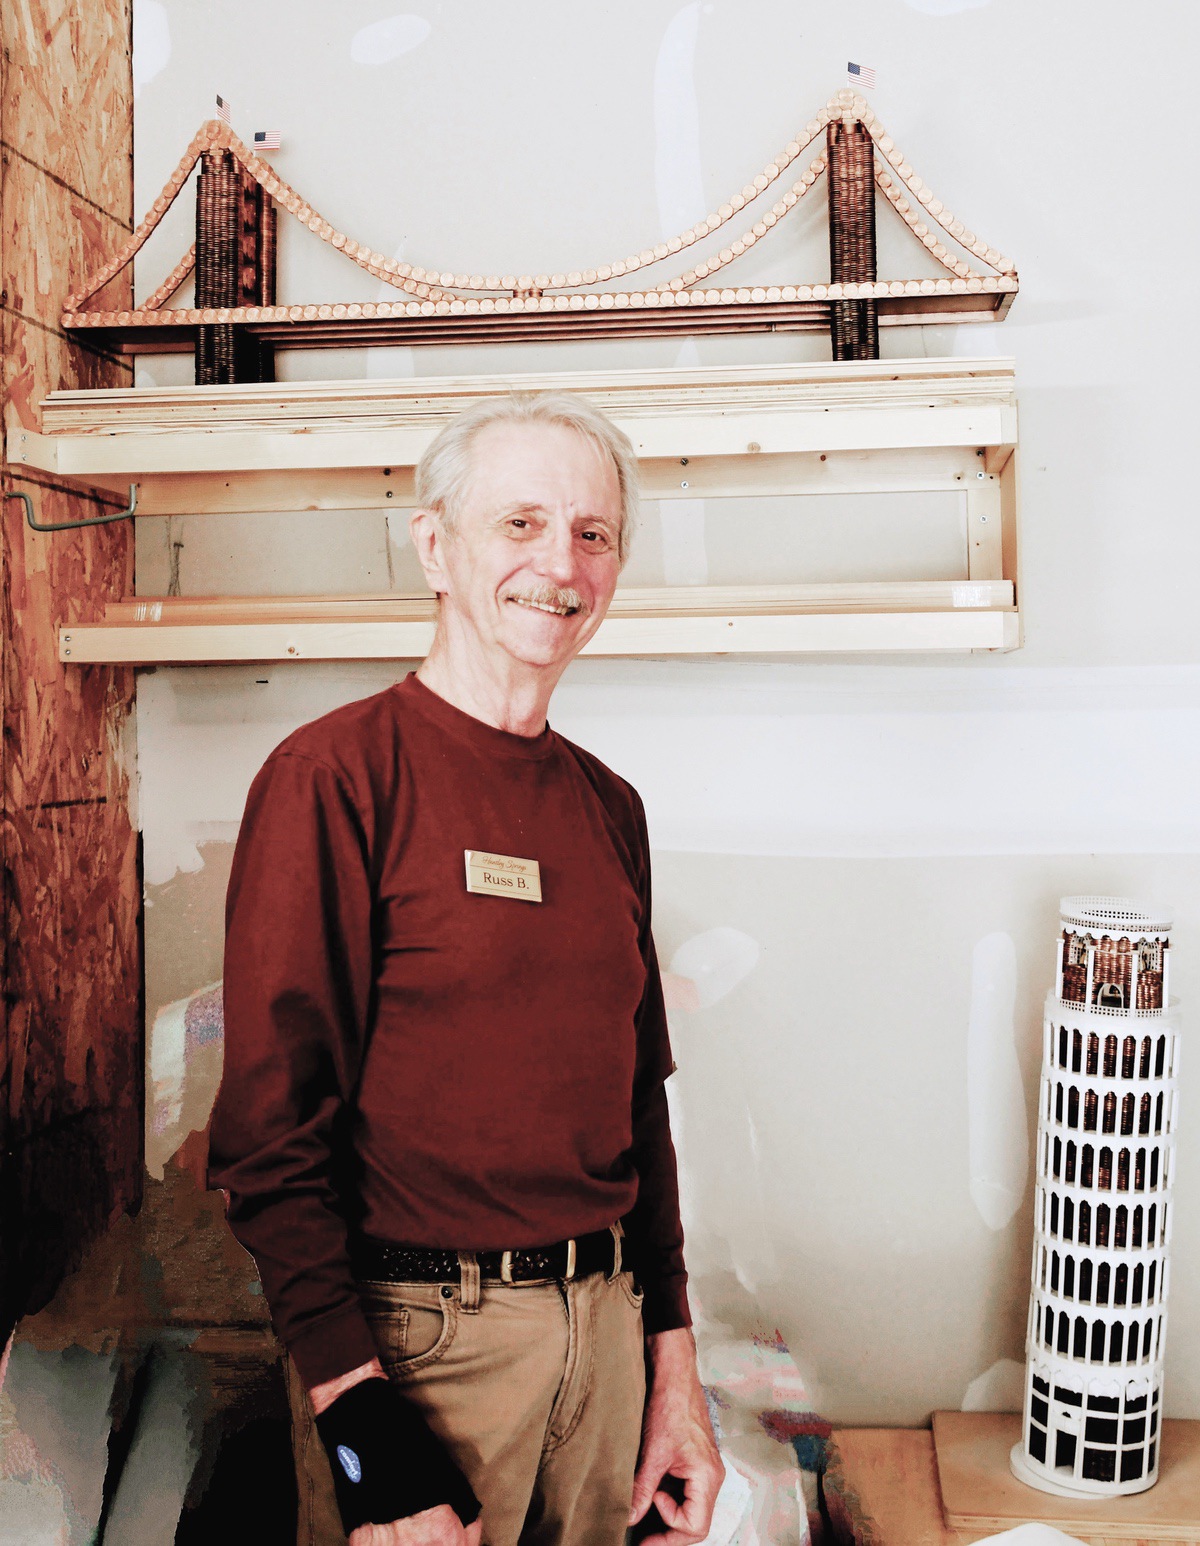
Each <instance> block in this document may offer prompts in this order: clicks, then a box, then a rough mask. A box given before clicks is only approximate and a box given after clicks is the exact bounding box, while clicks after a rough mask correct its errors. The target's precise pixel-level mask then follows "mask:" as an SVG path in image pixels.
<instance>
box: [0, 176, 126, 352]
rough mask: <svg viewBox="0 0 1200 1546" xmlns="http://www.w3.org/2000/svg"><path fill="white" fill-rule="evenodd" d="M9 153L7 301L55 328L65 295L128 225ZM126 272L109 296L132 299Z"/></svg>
mask: <svg viewBox="0 0 1200 1546" xmlns="http://www.w3.org/2000/svg"><path fill="white" fill-rule="evenodd" d="M0 154H2V156H3V175H4V190H3V197H2V199H0V221H2V222H3V225H4V234H3V237H2V240H3V243H4V251H5V253H6V254H7V261H6V266H5V275H4V304H5V306H6V307H7V308H8V309H9V310H11V311H13V312H15V313H16V314H17V315H19V316H24V317H32V318H36V319H37V320H38V321H39V322H40V323H41V324H42V325H43V326H44V327H51V328H55V329H57V328H58V326H59V318H60V316H61V314H62V308H63V302H64V301H65V300H66V298H67V296H68V295H69V294H70V293H71V291H72V290H74V289H76V288H78V286H79V285H80V284H81V283H82V282H83V280H84V279H85V278H86V276H87V275H88V274H91V273H94V272H95V271H96V270H97V269H98V268H102V267H103V266H104V264H105V263H107V262H108V261H109V259H110V258H112V257H113V255H114V254H115V253H116V252H117V251H118V250H119V248H120V247H121V244H122V242H123V241H124V240H126V239H127V236H128V233H127V231H126V229H125V227H124V226H123V225H121V224H120V222H119V221H116V220H114V219H113V217H112V216H111V215H107V214H105V213H104V212H103V211H102V210H99V209H97V208H96V206H95V205H94V204H91V203H89V201H88V200H87V199H85V198H82V197H80V195H79V194H77V193H73V192H72V191H71V190H70V189H68V188H65V187H64V186H63V184H62V183H60V182H56V181H55V180H54V179H53V178H52V177H48V176H47V175H46V173H45V172H44V171H43V170H42V169H41V168H40V167H36V166H31V165H30V163H29V162H27V161H24V160H22V159H21V157H20V156H15V155H13V154H12V152H11V151H8V150H5V151H3V152H0ZM130 293H131V292H130V280H129V277H128V274H127V273H126V274H122V275H119V276H118V277H117V278H116V279H114V280H113V282H112V283H111V284H110V285H109V286H108V287H107V288H106V290H105V292H104V297H105V302H106V304H111V305H113V306H117V307H121V306H126V305H128V304H129V303H130V302H129V297H130Z"/></svg>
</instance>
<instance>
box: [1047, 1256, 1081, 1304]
mask: <svg viewBox="0 0 1200 1546" xmlns="http://www.w3.org/2000/svg"><path fill="white" fill-rule="evenodd" d="M1044 1249H1045V1247H1043V1250H1044ZM1079 1297H1080V1299H1081V1300H1082V1301H1083V1303H1084V1304H1091V1302H1092V1259H1091V1257H1090V1256H1084V1257H1082V1258H1081V1260H1080V1263H1079Z"/></svg>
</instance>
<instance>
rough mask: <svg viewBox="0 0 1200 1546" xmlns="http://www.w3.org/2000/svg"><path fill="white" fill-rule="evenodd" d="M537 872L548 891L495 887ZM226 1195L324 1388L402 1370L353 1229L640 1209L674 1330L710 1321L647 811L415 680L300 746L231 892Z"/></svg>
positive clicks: (633, 1222) (656, 1318) (285, 1326)
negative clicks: (683, 1219) (677, 1090)
mask: <svg viewBox="0 0 1200 1546" xmlns="http://www.w3.org/2000/svg"><path fill="white" fill-rule="evenodd" d="M468 849H475V850H482V851H484V852H487V853H493V854H503V855H509V856H512V857H515V858H519V859H526V860H530V859H533V860H536V861H537V863H538V866H539V870H540V879H541V889H542V901H541V902H540V903H535V902H527V901H524V900H520V899H517V898H514V897H509V896H494V895H481V894H478V893H476V892H472V891H468V889H467V884H466V868H465V862H464V851H465V850H468ZM225 923H226V939H225V988H224V997H225V1038H226V1040H225V1070H224V1076H223V1079H222V1083H221V1089H220V1092H219V1094H218V1096H217V1103H216V1107H215V1110H214V1113H213V1120H212V1128H211V1149H210V1164H209V1180H210V1184H211V1185H213V1186H219V1187H224V1188H225V1189H226V1191H227V1192H228V1194H229V1208H228V1214H229V1222H230V1225H231V1226H232V1228H233V1231H234V1233H235V1234H236V1236H237V1238H238V1239H239V1240H240V1241H241V1243H242V1244H243V1245H244V1246H245V1247H246V1249H247V1250H248V1251H249V1252H250V1253H251V1254H252V1255H253V1257H254V1258H255V1261H256V1263H257V1265H258V1269H259V1273H260V1276H261V1278H262V1283H263V1291H264V1293H265V1295H266V1299H267V1303H268V1306H269V1308H270V1310H271V1316H272V1320H273V1322H274V1325H275V1328H276V1330H277V1332H278V1334H279V1336H280V1338H281V1340H282V1341H283V1342H284V1344H285V1346H287V1347H288V1349H289V1351H290V1352H291V1354H292V1356H293V1358H294V1359H295V1361H296V1365H297V1367H298V1369H299V1371H300V1374H301V1376H302V1377H303V1378H304V1379H305V1381H306V1383H308V1384H309V1385H313V1384H317V1383H319V1382H322V1381H324V1380H328V1379H333V1378H335V1377H336V1376H338V1375H340V1374H343V1373H345V1372H346V1371H347V1370H349V1369H352V1368H356V1367H357V1366H358V1365H360V1364H362V1363H365V1362H366V1361H367V1360H368V1359H370V1358H372V1357H374V1356H375V1354H376V1348H375V1344H374V1342H373V1339H372V1336H371V1332H370V1329H369V1327H368V1325H367V1322H366V1320H365V1318H364V1316H363V1314H362V1311H361V1309H360V1306H359V1301H358V1295H357V1292H356V1289H355V1285H354V1280H353V1278H352V1276H351V1273H350V1267H349V1260H348V1250H347V1242H348V1235H349V1232H350V1231H352V1230H362V1231H363V1232H365V1233H366V1234H369V1235H373V1236H378V1237H381V1238H383V1239H388V1240H395V1241H402V1242H405V1243H407V1244H412V1245H429V1246H441V1247H447V1248H450V1249H454V1250H498V1249H499V1250H502V1249H506V1248H508V1249H511V1248H515V1247H518V1246H532V1245H545V1244H549V1243H550V1242H552V1241H555V1240H560V1239H564V1238H567V1237H569V1236H572V1235H581V1234H584V1233H587V1232H588V1231H590V1230H594V1229H602V1228H604V1227H606V1226H607V1225H608V1224H610V1223H612V1222H613V1221H614V1220H616V1219H618V1218H620V1219H622V1220H623V1222H624V1227H625V1232H626V1242H625V1246H626V1256H627V1258H629V1259H631V1261H632V1264H633V1265H635V1267H636V1269H637V1271H638V1274H639V1276H640V1277H641V1279H642V1281H643V1283H644V1285H645V1288H646V1299H645V1304H644V1307H643V1314H644V1317H645V1325H646V1329H647V1331H650V1332H653V1331H661V1330H666V1329H668V1328H670V1327H674V1326H686V1325H688V1324H690V1316H689V1313H688V1307H687V1296H686V1289H685V1285H686V1273H685V1270H684V1264H683V1240H682V1229H681V1227H680V1221H679V1202H678V1188H677V1181H676V1169H675V1153H674V1149H673V1146H672V1143H671V1135H670V1128H669V1123H668V1116H667V1105H666V1095H665V1091H664V1088H663V1084H664V1081H665V1080H666V1078H667V1076H668V1075H669V1074H670V1072H671V1070H672V1068H673V1066H674V1065H673V1063H672V1060H671V1049H670V1044H669V1041H668V1036H667V1023H666V1013H665V1010H664V1006H663V998H662V987H661V983H660V979H659V970H658V963H657V960H656V957H655V950H654V943H653V940H652V938H651V933H650V859H649V846H648V842H647V836H646V823H645V813H644V811H643V808H642V802H641V800H640V798H639V797H638V794H637V792H636V791H635V790H634V789H633V788H632V787H631V785H629V784H628V783H626V782H625V781H624V780H623V779H621V778H619V777H618V776H617V775H616V774H614V773H612V772H611V771H610V770H609V769H608V768H606V767H605V766H604V764H603V763H602V762H600V761H599V760H598V759H597V758H595V757H593V756H591V755H590V754H589V753H588V752H586V751H584V750H583V749H582V748H581V747H578V746H576V745H574V744H573V743H572V742H571V741H568V740H567V739H566V738H565V737H563V736H561V735H559V734H557V733H556V732H555V731H554V730H552V729H551V728H550V726H549V725H547V726H546V728H545V729H544V730H543V731H542V733H541V734H540V735H537V736H522V735H517V734H514V733H513V732H511V731H507V730H501V729H498V728H497V727H495V726H492V725H488V724H485V723H484V722H483V721H482V720H478V719H475V718H474V717H473V716H472V715H470V714H467V713H465V712H464V711H463V710H461V709H459V708H456V707H455V706H454V705H453V704H451V703H449V702H447V701H446V700H445V699H443V698H441V697H439V696H438V695H437V694H436V693H434V692H432V691H431V690H430V689H429V688H428V687H426V686H425V684H424V683H423V682H422V681H421V680H420V679H419V678H418V677H417V676H416V675H415V674H411V673H410V674H409V675H408V676H407V677H406V678H405V679H404V680H403V681H401V682H399V683H397V684H395V685H394V686H392V687H389V688H387V689H386V690H385V691H383V692H380V693H376V694H374V695H373V696H371V697H369V698H366V699H363V700H361V701H359V702H357V703H352V704H349V705H347V706H346V707H344V708H340V709H336V710H334V711H333V712H332V713H330V714H325V715H323V716H322V717H321V718H320V719H317V720H314V721H313V722H312V723H310V724H307V725H304V726H302V727H301V728H300V729H299V730H297V731H295V732H294V733H293V734H291V735H289V736H288V737H287V738H286V739H285V740H284V741H283V742H282V743H281V744H280V745H279V746H277V747H276V748H275V750H274V751H273V752H272V753H271V755H270V756H269V757H268V758H267V761H266V763H265V764H264V765H263V767H262V768H261V770H260V771H259V773H258V774H257V776H256V777H255V779H254V782H253V783H252V784H251V787H250V793H249V797H248V799H247V802H246V809H245V814H244V817H243V821H242V828H241V833H240V836H239V838H238V843H237V847H236V849H235V852H234V859H233V870H232V873H231V876H230V882H229V892H228V898H227V903H226V918H225Z"/></svg>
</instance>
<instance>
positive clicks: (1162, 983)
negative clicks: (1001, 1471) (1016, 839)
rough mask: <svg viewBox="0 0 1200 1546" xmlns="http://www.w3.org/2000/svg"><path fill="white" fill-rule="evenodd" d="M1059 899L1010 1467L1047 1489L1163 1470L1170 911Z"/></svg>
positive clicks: (1101, 1490) (1070, 1489)
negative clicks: (1020, 1405)
mask: <svg viewBox="0 0 1200 1546" xmlns="http://www.w3.org/2000/svg"><path fill="white" fill-rule="evenodd" d="M1061 906H1062V933H1061V937H1060V939H1059V942H1058V978H1057V982H1056V985H1055V988H1054V990H1053V991H1052V992H1051V993H1049V994H1048V995H1047V998H1046V1020H1045V1048H1044V1053H1043V1061H1042V1078H1041V1091H1040V1098H1039V1103H1038V1129H1037V1189H1036V1201H1035V1214H1034V1242H1033V1285H1032V1294H1031V1296H1030V1307H1029V1327H1028V1333H1027V1339H1026V1351H1027V1355H1028V1356H1027V1364H1026V1369H1025V1410H1024V1417H1023V1426H1022V1436H1021V1440H1020V1442H1018V1443H1017V1444H1016V1445H1014V1447H1013V1451H1012V1457H1011V1458H1012V1469H1013V1471H1014V1473H1015V1474H1016V1475H1017V1476H1019V1477H1020V1478H1021V1480H1022V1481H1025V1482H1028V1483H1029V1484H1030V1485H1032V1486H1034V1487H1040V1488H1041V1489H1042V1490H1043V1491H1045V1492H1054V1493H1059V1494H1061V1495H1063V1496H1074V1497H1079V1496H1115V1495H1116V1494H1119V1493H1127V1492H1142V1491H1144V1489H1145V1488H1147V1487H1150V1486H1152V1485H1153V1484H1154V1482H1155V1481H1156V1480H1157V1478H1158V1451H1159V1426H1160V1421H1161V1410H1162V1382H1163V1336H1164V1332H1165V1330H1166V1320H1167V1292H1168V1289H1169V1287H1170V1264H1169V1256H1170V1241H1171V1187H1172V1180H1173V1175H1174V1162H1175V1122H1176V1102H1177V1095H1176V1089H1175V1077H1176V1073H1177V1070H1178V1064H1179V1023H1178V1011H1177V1010H1176V1009H1173V1008H1172V1007H1171V1006H1170V1000H1169V998H1168V994H1167V975H1168V974H1167V966H1168V957H1169V954H1170V950H1169V940H1168V935H1169V933H1170V929H1171V922H1170V919H1168V918H1164V917H1163V916H1162V915H1161V914H1159V913H1156V912H1154V911H1153V910H1149V909H1144V908H1142V907H1141V906H1139V905H1138V904H1136V903H1134V902H1130V901H1127V900H1125V899H1124V898H1121V897H1103V896H1073V897H1064V898H1063V900H1062V904H1061Z"/></svg>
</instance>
